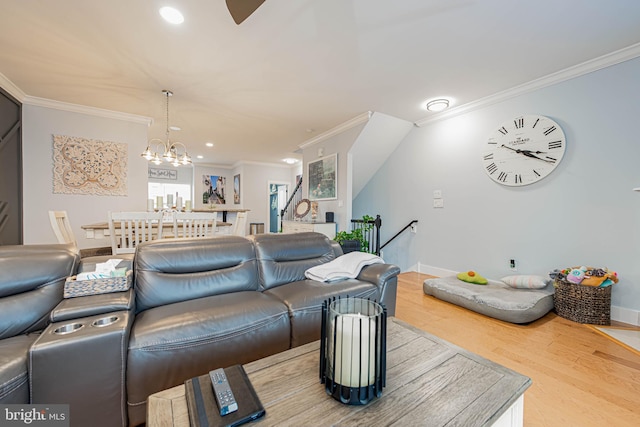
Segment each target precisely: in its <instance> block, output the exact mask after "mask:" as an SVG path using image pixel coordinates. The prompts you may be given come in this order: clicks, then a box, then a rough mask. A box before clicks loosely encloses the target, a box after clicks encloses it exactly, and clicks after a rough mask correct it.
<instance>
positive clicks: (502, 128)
mask: <svg viewBox="0 0 640 427" xmlns="http://www.w3.org/2000/svg"><path fill="white" fill-rule="evenodd" d="M498 132H500V133H501V134H503V135H506V134H508V133H509V131H508V130H507V128H505V127H504V126H502V127H501V128H500V129H498Z"/></svg>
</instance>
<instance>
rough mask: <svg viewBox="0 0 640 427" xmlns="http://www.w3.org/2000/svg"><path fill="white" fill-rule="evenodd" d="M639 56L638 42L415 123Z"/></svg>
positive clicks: (558, 81) (512, 95) (476, 108)
mask: <svg viewBox="0 0 640 427" xmlns="http://www.w3.org/2000/svg"><path fill="white" fill-rule="evenodd" d="M638 56H640V43H636V44H634V45H631V46H628V47H626V48H623V49H620V50H616V51H614V52H611V53H609V54H606V55H603V56H600V57H598V58H595V59H591V60H589V61H586V62H583V63H581V64H578V65H574V66H573V67H569V68H566V69H564V70H561V71H558V72H555V73H552V74H549V75H546V76H544V77H541V78H539V79H535V80H532V81H530V82H528V83H524V84H522V85H519V86H515V87H513V88H511V89H507V90H505V91H502V92H498V93H496V94H493V95H489V96H487V97H485V98H481V99H479V100H477V101H473V102H469V103H467V104H463V105H460V106H459V107H455V108H452V109H451V110H446V111H444V112H442V113H439V114H437V115H433V116H429V117H426V118H424V119H421V120H418V121H416V122H415V125H416V126H419V127H421V126H424V125H426V124H429V123H432V122H436V121H439V120H444V119H448V118H451V117H455V116H458V115H460V114H464V113H468V112H470V111H474V110H478V109H480V108H484V107H487V106H489V105H492V104H496V103H498V102H502V101H505V100H507V99H510V98H514V97H516V96H519V95H523V94H525V93H529V92H533V91H534V90H538V89H542V88H545V87H547V86H551V85H554V84H556V83H560V82H563V81H566V80H569V79H573V78H576V77H579V76H582V75H585V74H588V73H592V72H594V71H598V70H601V69H603V68H607V67H610V66H612V65H616V64H619V63H621V62H625V61H628V60H630V59H634V58H637V57H638Z"/></svg>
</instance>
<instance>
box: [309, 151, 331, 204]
mask: <svg viewBox="0 0 640 427" xmlns="http://www.w3.org/2000/svg"><path fill="white" fill-rule="evenodd" d="M337 175H338V154H337V153H335V154H330V155H328V156H325V157H321V158H319V159H318V160H314V161H312V162H309V163H308V164H307V177H308V179H307V182H308V183H309V191H308V193H307V194H308V195H309V200H334V199H337V198H338V182H337Z"/></svg>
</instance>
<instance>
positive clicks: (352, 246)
mask: <svg viewBox="0 0 640 427" xmlns="http://www.w3.org/2000/svg"><path fill="white" fill-rule="evenodd" d="M374 219H375V218H373V217H372V216H369V215H364V216H363V217H362V222H363V226H362V227H359V228H356V229H354V230H352V231H339V232H338V233H336V237H335V238H334V239H333V240H335V241H336V242H338V243H339V244H340V246H342V251H343V252H344V253H349V252H355V251H362V252H369V241H368V240H367V239H366V235H367V232H368V231H369V230H371V229H372V228H373V224H371V223H369V222H370V221H373V220H374Z"/></svg>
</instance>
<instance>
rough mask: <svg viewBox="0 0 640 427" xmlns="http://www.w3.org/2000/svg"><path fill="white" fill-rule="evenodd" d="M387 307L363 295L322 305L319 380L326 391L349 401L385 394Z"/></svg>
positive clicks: (365, 400)
mask: <svg viewBox="0 0 640 427" xmlns="http://www.w3.org/2000/svg"><path fill="white" fill-rule="evenodd" d="M386 355H387V310H386V308H385V307H384V306H383V305H381V304H379V303H377V302H375V301H371V300H368V299H363V298H349V297H347V298H339V299H335V298H334V299H333V300H326V301H325V302H324V303H323V305H322V329H321V338H320V381H321V382H322V383H324V384H325V388H326V390H327V394H330V395H331V396H333V397H334V398H335V399H336V400H339V401H340V402H342V403H346V404H348V405H364V404H366V403H368V402H369V401H371V400H372V399H373V398H374V397H380V396H381V395H382V388H383V387H384V386H385V381H386Z"/></svg>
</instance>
